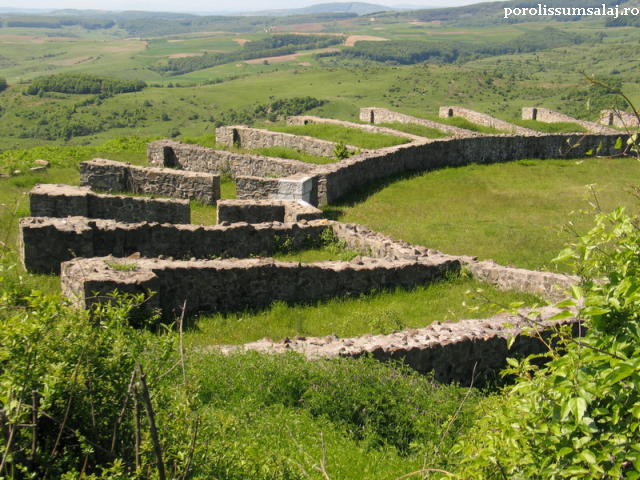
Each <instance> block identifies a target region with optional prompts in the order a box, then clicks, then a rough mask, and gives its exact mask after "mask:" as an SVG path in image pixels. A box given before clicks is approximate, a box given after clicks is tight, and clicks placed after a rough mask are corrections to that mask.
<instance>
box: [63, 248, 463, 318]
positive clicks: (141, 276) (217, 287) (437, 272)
mask: <svg viewBox="0 0 640 480" xmlns="http://www.w3.org/2000/svg"><path fill="white" fill-rule="evenodd" d="M120 265H122V266H120ZM456 268H459V263H458V262H456V261H450V260H447V261H439V262H433V263H432V262H430V261H428V260H427V259H424V260H423V261H419V262H418V261H414V262H412V261H406V260H399V261H387V260H381V259H371V258H357V259H354V260H353V261H352V262H349V263H347V262H332V261H328V262H316V263H312V264H303V263H299V262H279V261H276V260H273V259H242V260H237V259H236V260H192V261H178V260H165V259H162V260H161V259H147V258H139V259H116V258H113V257H103V258H87V259H84V258H78V259H75V260H72V261H69V262H65V263H64V264H63V265H62V269H61V282H62V292H63V294H64V295H65V296H66V297H68V298H71V299H72V301H74V302H75V303H76V304H77V305H78V306H82V307H85V308H90V307H91V305H93V304H95V303H99V302H103V301H105V299H107V298H108V297H109V294H110V292H112V291H114V290H115V289H117V290H118V291H119V292H124V293H130V294H144V295H145V296H146V297H148V301H147V302H146V304H145V308H147V309H150V310H153V309H159V310H160V311H161V312H162V314H163V315H164V316H165V317H172V316H179V315H180V314H181V313H182V307H183V305H185V314H186V315H192V314H195V313H197V312H215V311H224V310H238V309H244V308H255V307H262V306H266V305H269V304H271V303H272V302H274V301H278V300H279V301H285V302H307V301H315V300H319V299H322V298H328V297H332V296H337V295H345V294H362V293H368V292H370V291H372V290H380V289H386V288H396V287H412V286H415V285H421V284H424V283H428V282H433V281H437V280H440V279H442V278H443V277H444V275H445V273H446V271H447V270H450V269H456ZM150 292H154V294H153V295H151V293H150Z"/></svg>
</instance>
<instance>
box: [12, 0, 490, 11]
mask: <svg viewBox="0 0 640 480" xmlns="http://www.w3.org/2000/svg"><path fill="white" fill-rule="evenodd" d="M480 1H481V0H390V1H382V2H380V1H375V0H370V1H367V2H366V3H373V4H377V5H387V6H392V5H400V4H408V5H429V6H434V5H437V6H442V7H453V6H459V5H469V4H472V3H479V2H480ZM318 3H332V2H331V0H270V1H268V2H265V1H261V0H233V1H228V0H182V1H180V2H176V1H175V0H110V1H108V2H105V1H104V0H20V1H16V0H0V7H11V8H35V9H63V8H76V9H97V10H100V9H104V10H148V11H172V12H219V11H258V10H271V9H280V8H302V7H307V6H309V5H315V4H318Z"/></svg>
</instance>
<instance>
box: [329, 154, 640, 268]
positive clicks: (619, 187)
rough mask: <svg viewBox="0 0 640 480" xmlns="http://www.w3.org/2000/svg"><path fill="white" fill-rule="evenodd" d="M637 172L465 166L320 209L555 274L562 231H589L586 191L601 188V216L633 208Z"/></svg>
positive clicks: (583, 165) (609, 166)
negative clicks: (617, 208)
mask: <svg viewBox="0 0 640 480" xmlns="http://www.w3.org/2000/svg"><path fill="white" fill-rule="evenodd" d="M637 169H638V166H637V163H636V162H634V161H633V160H631V159H627V158H617V159H599V158H590V159H585V160H582V161H576V160H521V161H517V162H509V163H505V164H494V165H470V166H467V167H460V168H449V169H444V170H438V171H433V172H428V173H425V174H422V175H417V176H414V177H409V176H404V177H396V178H395V179H388V180H386V181H384V182H380V183H379V184H377V185H371V186H368V187H367V188H364V189H363V190H361V191H360V192H357V193H354V194H353V195H351V196H350V197H349V198H346V199H344V200H342V201H340V202H337V203H336V204H334V205H331V206H328V207H325V208H324V211H325V214H326V215H327V216H328V217H330V218H333V219H336V220H340V221H343V222H352V223H359V224H363V225H366V226H368V227H369V228H371V229H373V230H375V231H379V232H382V233H385V234H387V235H391V236H392V237H394V238H396V239H403V240H405V241H408V242H409V243H412V244H417V245H424V246H426V247H429V248H433V249H436V250H441V251H443V252H446V253H449V254H459V255H476V256H478V257H480V258H481V259H487V258H492V259H494V260H496V261H497V262H498V263H500V264H503V265H509V264H513V265H516V266H518V267H522V268H529V269H536V268H548V269H551V270H556V269H562V268H564V267H562V266H559V265H556V264H554V263H552V262H551V260H552V259H553V258H554V257H555V256H556V255H557V253H558V252H559V251H560V250H562V248H563V245H564V243H565V242H566V241H568V240H569V238H570V236H569V234H568V233H567V232H563V233H561V232H560V230H561V227H562V225H564V224H566V223H567V222H573V224H574V228H575V229H576V230H577V231H578V232H586V231H587V230H588V229H590V228H592V226H593V225H592V222H593V218H592V217H591V216H589V215H581V214H579V211H581V210H589V209H590V208H591V207H590V205H589V204H588V202H587V201H586V200H585V197H586V196H587V194H588V191H587V188H586V185H588V184H597V187H596V188H598V189H599V188H602V189H603V191H602V192H600V193H599V194H598V200H599V202H600V205H601V207H602V209H603V210H604V211H608V210H612V209H613V208H614V207H615V206H617V205H627V206H629V207H631V206H633V205H635V203H636V199H635V198H633V197H631V196H630V195H629V194H628V193H627V192H628V190H629V189H628V185H629V183H632V182H633V179H634V178H635V177H636V176H637Z"/></svg>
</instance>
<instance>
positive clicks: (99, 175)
mask: <svg viewBox="0 0 640 480" xmlns="http://www.w3.org/2000/svg"><path fill="white" fill-rule="evenodd" d="M80 184H81V185H83V186H89V187H91V188H94V189H96V190H102V191H109V192H131V193H138V194H151V195H159V196H165V197H174V198H186V199H189V200H195V201H197V202H201V203H205V204H209V205H215V204H216V201H217V200H218V199H219V198H220V177H219V176H218V175H212V174H209V173H200V172H185V171H180V170H173V169H168V168H149V167H139V166H137V165H131V164H129V163H123V162H114V161H113V160H104V159H100V158H96V159H93V160H90V161H87V162H81V163H80Z"/></svg>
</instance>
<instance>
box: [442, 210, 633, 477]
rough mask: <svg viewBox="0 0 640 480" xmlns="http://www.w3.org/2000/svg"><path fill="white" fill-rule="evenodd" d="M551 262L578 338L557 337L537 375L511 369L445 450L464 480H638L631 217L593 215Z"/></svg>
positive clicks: (526, 367) (522, 367)
mask: <svg viewBox="0 0 640 480" xmlns="http://www.w3.org/2000/svg"><path fill="white" fill-rule="evenodd" d="M558 259H559V260H572V261H573V263H574V266H575V269H576V272H577V273H578V274H579V275H580V276H581V278H582V282H581V287H576V288H574V289H573V299H572V300H568V301H566V302H564V305H566V306H574V307H577V308H578V312H579V317H580V318H581V319H582V320H583V327H584V328H586V329H588V330H587V332H586V334H584V331H583V334H584V337H582V338H580V339H578V340H574V339H572V337H571V335H570V332H567V331H564V332H560V333H559V334H558V336H557V341H558V342H559V344H558V345H557V346H556V347H554V348H551V349H550V351H549V353H548V354H546V355H545V356H546V357H547V359H548V360H550V363H549V364H548V365H547V366H546V367H544V368H540V369H538V368H535V367H534V366H533V365H532V364H531V363H530V361H529V360H526V361H523V362H522V363H520V364H518V363H517V362H515V361H512V368H511V369H510V370H509V371H508V372H507V373H509V374H514V375H516V378H517V383H516V385H515V386H513V387H511V388H509V389H507V391H506V392H505V397H504V399H503V401H502V403H501V404H500V405H498V406H497V408H496V406H495V405H492V406H490V408H487V409H486V411H485V415H486V416H485V417H484V418H483V419H482V421H481V422H480V423H479V424H478V425H477V426H476V428H475V429H474V431H473V433H472V434H470V435H469V436H468V437H467V438H466V439H465V440H464V441H462V442H460V444H459V445H458V446H457V447H456V448H455V452H456V453H458V454H459V455H461V459H460V462H461V463H462V466H463V468H462V469H461V472H460V473H461V474H462V476H463V477H464V478H483V479H491V478H500V479H502V478H510V479H512V478H513V479H516V478H517V479H520V478H522V479H532V478H627V479H637V478H640V324H639V322H638V320H639V315H640V219H639V218H638V217H636V216H630V215H627V214H626V213H625V212H624V209H622V208H619V209H617V210H616V211H614V212H613V213H611V214H609V215H604V214H599V215H598V216H597V225H596V227H595V228H594V229H593V230H592V231H591V232H590V233H589V234H588V235H584V236H579V237H577V238H576V241H575V243H574V244H573V245H572V246H571V247H570V248H568V249H566V250H565V251H563V252H562V253H561V254H560V256H559V258H558Z"/></svg>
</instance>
